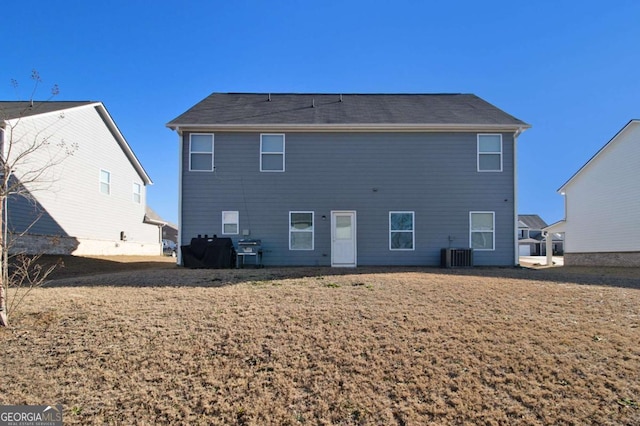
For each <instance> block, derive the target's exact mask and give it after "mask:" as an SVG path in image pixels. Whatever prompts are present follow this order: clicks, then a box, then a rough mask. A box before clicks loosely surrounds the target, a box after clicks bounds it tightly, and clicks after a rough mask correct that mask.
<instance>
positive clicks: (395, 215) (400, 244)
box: [389, 212, 415, 250]
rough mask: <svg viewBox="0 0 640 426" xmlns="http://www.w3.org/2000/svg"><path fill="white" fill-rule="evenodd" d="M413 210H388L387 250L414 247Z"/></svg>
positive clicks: (410, 248) (411, 248)
mask: <svg viewBox="0 0 640 426" xmlns="http://www.w3.org/2000/svg"><path fill="white" fill-rule="evenodd" d="M414 218H415V213H414V212H389V250H413V249H414V244H413V240H414V236H415V226H414Z"/></svg>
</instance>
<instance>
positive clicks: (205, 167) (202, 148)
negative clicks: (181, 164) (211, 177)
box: [189, 133, 213, 172]
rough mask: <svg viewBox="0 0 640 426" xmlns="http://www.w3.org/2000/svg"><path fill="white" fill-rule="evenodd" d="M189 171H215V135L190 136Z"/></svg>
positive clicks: (195, 134)
mask: <svg viewBox="0 0 640 426" xmlns="http://www.w3.org/2000/svg"><path fill="white" fill-rule="evenodd" d="M189 170H191V171H199V172H211V171H213V134H201V133H192V134H191V135H189Z"/></svg>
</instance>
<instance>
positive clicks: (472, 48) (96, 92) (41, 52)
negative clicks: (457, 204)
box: [0, 0, 640, 223]
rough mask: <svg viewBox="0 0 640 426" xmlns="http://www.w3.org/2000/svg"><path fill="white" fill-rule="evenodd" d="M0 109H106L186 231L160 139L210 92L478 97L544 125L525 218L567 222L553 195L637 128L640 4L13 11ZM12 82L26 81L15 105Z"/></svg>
mask: <svg viewBox="0 0 640 426" xmlns="http://www.w3.org/2000/svg"><path fill="white" fill-rule="evenodd" d="M3 9H4V16H3V19H2V21H3V22H2V25H0V40H2V41H3V45H4V46H5V47H4V49H3V55H2V66H1V67H0V98H1V99H4V100H16V99H24V98H28V96H29V93H30V89H31V87H32V85H31V81H30V74H31V70H32V69H37V70H38V71H39V73H40V75H41V77H42V80H43V85H42V89H41V90H40V91H39V93H38V95H37V96H36V97H37V98H45V97H46V96H47V95H48V89H49V87H50V86H52V85H53V84H58V85H59V87H60V94H59V96H57V98H56V99H57V100H97V101H102V102H104V104H105V105H106V107H107V109H108V110H109V112H110V113H111V115H112V116H113V118H114V120H115V122H116V123H117V124H118V126H119V127H120V130H121V131H122V133H123V134H124V136H125V138H126V139H127V140H128V142H129V144H130V145H131V146H132V147H133V150H134V151H135V152H136V154H137V156H138V157H139V158H140V161H141V162H142V164H143V165H144V167H145V168H146V170H147V171H148V173H149V174H150V176H151V178H152V179H153V181H154V185H153V186H151V187H149V188H148V204H149V205H150V206H151V207H152V208H153V209H155V210H156V211H157V212H158V213H159V214H160V215H161V216H162V217H164V218H165V219H167V220H170V221H173V222H176V221H177V216H178V213H177V199H178V176H177V174H178V166H177V165H178V158H177V156H178V143H177V136H176V134H175V133H173V132H171V131H170V130H169V129H167V128H166V127H165V124H166V123H167V122H168V121H170V120H171V119H173V118H175V117H176V116H178V115H179V114H181V113H182V112H184V111H185V110H187V109H188V108H190V107H191V106H193V105H194V104H195V103H196V102H198V101H200V100H201V99H203V98H204V97H206V96H207V95H209V94H210V93H212V92H214V91H215V92H243V91H247V92H254V91H255V92H332V93H354V92H362V93H367V92H386V93H388V92H400V93H403V92H411V93H475V94H476V95H478V96H480V97H482V98H484V99H486V100H487V101H489V102H491V103H493V104H495V105H496V106H498V107H499V108H501V109H503V110H505V111H507V112H508V113H510V114H512V115H514V116H516V117H518V118H520V119H522V120H524V121H526V122H528V123H530V124H531V125H532V126H533V128H532V129H530V130H528V131H526V132H525V133H524V134H523V135H522V136H521V137H520V139H519V151H518V152H519V154H518V162H519V212H520V213H537V214H540V216H541V217H542V218H543V219H544V220H546V221H547V222H548V223H553V222H555V221H557V220H560V219H562V218H563V215H564V204H563V203H564V201H563V197H562V196H560V195H558V194H557V193H556V190H557V188H559V187H560V186H561V185H562V184H563V183H564V182H565V181H566V180H567V179H568V178H570V177H571V176H572V175H573V173H574V172H576V171H577V170H578V168H580V167H581V166H582V165H583V164H584V163H585V162H586V161H587V160H588V159H589V158H591V156H592V155H593V154H595V152H596V151H597V150H598V149H600V148H601V147H602V146H603V145H604V144H605V143H606V142H607V141H608V140H609V139H610V138H611V137H613V135H614V134H615V133H616V132H617V131H618V130H620V129H621V128H622V127H623V126H624V125H625V124H626V123H627V122H628V121H629V120H630V119H632V118H640V1H636V0H613V1H607V2H605V1H591V0H586V1H561V0H556V1H528V2H521V1H513V0H510V1H447V2H443V1H417V0H416V1H405V0H394V1H375V0H368V1H349V0H341V1H334V0H318V1H303V0H297V1H294V0H287V1H279V0H264V1H241V0H238V1H228V0H224V1H216V0H210V1H166V0H148V1H146V0H110V1H102V2H97V1H85V0H76V1H66V0H60V1H50V0H32V1H20V2H18V1H15V2H12V5H11V6H10V7H8V6H7V7H5V8H3ZM11 79H16V80H18V81H19V82H20V86H19V88H18V90H17V92H16V90H14V89H13V87H12V86H11V83H10V81H11Z"/></svg>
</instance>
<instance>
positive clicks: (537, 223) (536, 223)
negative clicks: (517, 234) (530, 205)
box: [518, 214, 547, 229]
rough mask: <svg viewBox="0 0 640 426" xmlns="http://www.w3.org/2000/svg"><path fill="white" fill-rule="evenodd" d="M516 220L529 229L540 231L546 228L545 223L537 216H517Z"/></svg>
mask: <svg viewBox="0 0 640 426" xmlns="http://www.w3.org/2000/svg"><path fill="white" fill-rule="evenodd" d="M518 220H519V221H520V222H523V223H524V224H525V225H526V226H527V227H528V228H530V229H542V228H546V227H547V223H546V222H545V221H544V220H542V218H541V217H540V216H538V215H537V214H519V215H518Z"/></svg>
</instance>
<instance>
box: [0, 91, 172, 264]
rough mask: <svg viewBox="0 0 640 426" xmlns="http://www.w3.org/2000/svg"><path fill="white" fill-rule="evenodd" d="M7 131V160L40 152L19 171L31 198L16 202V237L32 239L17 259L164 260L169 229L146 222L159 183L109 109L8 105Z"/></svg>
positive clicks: (1, 112) (12, 211) (11, 208)
mask: <svg viewBox="0 0 640 426" xmlns="http://www.w3.org/2000/svg"><path fill="white" fill-rule="evenodd" d="M0 128H1V129H2V131H0V143H1V144H2V158H8V159H9V160H11V158H16V155H19V153H20V152H22V151H24V150H25V149H27V148H28V146H30V145H33V144H36V145H38V149H36V150H35V151H34V152H32V153H30V154H29V155H28V156H26V157H25V158H24V160H23V161H21V162H20V163H19V164H18V165H17V166H16V167H15V168H14V170H12V178H14V179H17V180H18V181H19V182H21V183H23V184H24V187H25V188H26V190H27V191H28V193H29V197H27V198H25V197H22V196H14V197H11V198H10V199H9V201H8V220H7V222H8V228H9V229H8V230H9V232H10V233H12V234H13V235H17V234H20V233H25V232H26V234H25V235H23V236H22V237H20V238H18V239H17V240H16V245H15V246H14V247H13V251H19V252H26V253H47V254H74V255H120V254H122V255H124V254H127V255H158V254H160V253H161V252H162V244H161V235H162V234H161V232H162V231H161V228H162V225H163V224H164V223H162V222H158V221H154V220H146V218H145V207H146V188H147V185H150V184H152V182H151V179H150V178H149V176H148V175H147V173H146V171H145V170H144V168H143V167H142V165H141V164H140V161H138V159H137V158H136V156H135V154H134V153H133V151H132V150H131V147H130V146H129V144H128V143H127V141H126V140H125V138H124V136H123V135H122V134H121V133H120V131H119V130H118V127H117V126H116V124H115V122H114V121H113V119H112V118H111V116H110V115H109V113H108V111H107V109H106V108H105V106H104V105H103V104H102V103H101V102H91V101H82V102H0ZM44 165H50V167H45V169H44V170H41V169H42V167H43V166H44ZM34 171H36V173H40V172H42V173H40V174H38V176H36V178H35V179H33V177H34V176H33V174H34ZM30 175H31V176H30Z"/></svg>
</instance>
